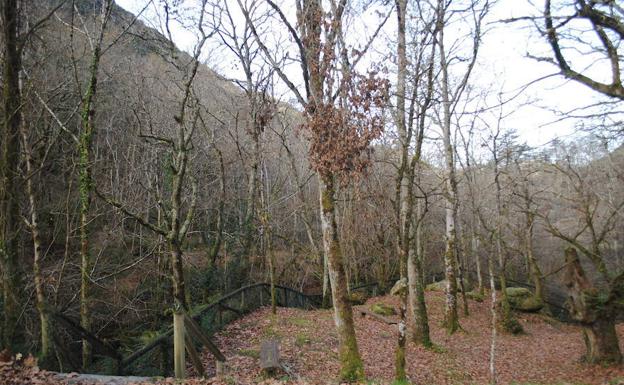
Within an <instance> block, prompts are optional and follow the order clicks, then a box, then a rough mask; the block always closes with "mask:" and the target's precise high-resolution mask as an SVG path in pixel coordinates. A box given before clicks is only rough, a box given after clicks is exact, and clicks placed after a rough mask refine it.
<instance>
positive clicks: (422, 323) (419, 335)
mask: <svg viewBox="0 0 624 385" xmlns="http://www.w3.org/2000/svg"><path fill="white" fill-rule="evenodd" d="M421 212H422V202H421V201H420V200H419V201H418V204H417V214H416V215H417V217H418V218H421V215H422V214H421ZM412 227H415V234H414V235H415V237H414V238H415V239H414V243H415V245H414V247H411V248H410V251H409V254H408V257H407V281H408V289H409V303H410V310H411V313H412V323H411V326H412V327H411V332H412V341H413V342H415V343H419V344H422V345H423V346H425V347H431V346H432V345H433V344H432V342H431V337H430V335H429V317H428V315H427V304H426V303H425V290H424V286H425V285H424V282H423V268H422V261H423V258H424V250H423V247H422V241H423V240H422V221H421V220H418V221H417V223H416V226H412Z"/></svg>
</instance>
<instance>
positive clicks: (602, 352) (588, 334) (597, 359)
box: [564, 247, 622, 364]
mask: <svg viewBox="0 0 624 385" xmlns="http://www.w3.org/2000/svg"><path fill="white" fill-rule="evenodd" d="M565 258H566V265H567V269H566V274H565V278H564V282H565V285H566V287H567V288H568V293H569V299H568V306H569V310H570V313H571V315H572V317H573V318H574V319H575V320H576V321H579V322H580V323H581V325H582V327H583V336H584V338H585V348H586V351H585V354H584V355H583V360H584V361H586V362H588V363H590V364H613V363H620V362H622V353H621V351H620V345H619V341H618V336H617V334H616V332H615V318H616V317H615V314H616V312H615V304H614V303H613V302H618V298H617V296H614V295H613V289H614V288H613V287H612V288H611V293H610V295H609V296H608V297H607V300H606V301H604V300H601V297H603V296H602V295H601V292H600V290H598V289H597V288H595V287H594V286H593V285H592V283H591V282H590V281H589V278H587V276H586V275H585V271H584V270H583V267H582V266H581V263H580V261H579V258H578V254H577V253H576V249H574V248H572V247H569V248H567V249H566V250H565ZM614 282H616V283H617V281H615V280H614ZM611 286H614V285H613V282H612V283H611ZM615 289H616V290H617V288H615Z"/></svg>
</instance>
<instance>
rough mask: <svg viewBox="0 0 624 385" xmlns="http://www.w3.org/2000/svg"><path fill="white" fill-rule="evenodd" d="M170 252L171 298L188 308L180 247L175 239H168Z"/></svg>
mask: <svg viewBox="0 0 624 385" xmlns="http://www.w3.org/2000/svg"><path fill="white" fill-rule="evenodd" d="M169 251H170V254H171V269H172V274H171V283H172V286H173V298H174V299H175V301H177V302H178V303H179V304H180V306H182V307H183V308H184V309H185V310H187V311H188V310H190V303H189V301H187V297H186V285H185V282H184V265H183V260H182V256H183V253H182V248H181V246H180V244H179V242H178V241H177V240H169Z"/></svg>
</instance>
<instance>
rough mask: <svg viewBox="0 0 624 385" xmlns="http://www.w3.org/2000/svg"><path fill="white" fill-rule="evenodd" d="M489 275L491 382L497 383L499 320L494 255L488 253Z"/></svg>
mask: <svg viewBox="0 0 624 385" xmlns="http://www.w3.org/2000/svg"><path fill="white" fill-rule="evenodd" d="M487 264H488V275H489V276H490V295H491V300H490V301H491V302H490V314H491V316H492V322H491V324H490V328H491V330H492V338H491V340H490V384H491V385H496V361H495V360H496V327H497V323H498V321H497V320H496V284H495V282H494V263H493V262H492V257H491V256H490V255H488V257H487Z"/></svg>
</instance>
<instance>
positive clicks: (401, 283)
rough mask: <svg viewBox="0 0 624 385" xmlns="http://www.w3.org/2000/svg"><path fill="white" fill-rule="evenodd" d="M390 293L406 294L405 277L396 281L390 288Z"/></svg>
mask: <svg viewBox="0 0 624 385" xmlns="http://www.w3.org/2000/svg"><path fill="white" fill-rule="evenodd" d="M390 294H391V295H406V294H407V278H402V279H399V280H398V281H396V283H395V284H394V286H392V289H390Z"/></svg>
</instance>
